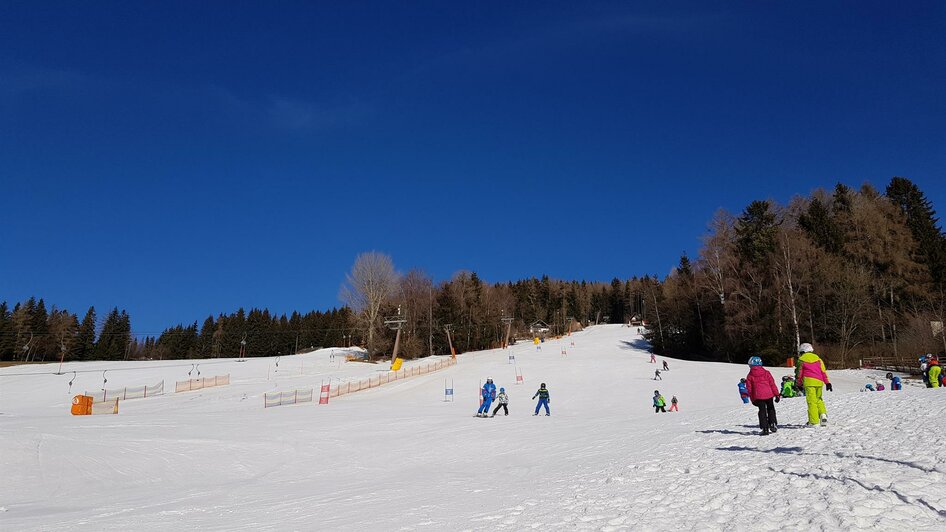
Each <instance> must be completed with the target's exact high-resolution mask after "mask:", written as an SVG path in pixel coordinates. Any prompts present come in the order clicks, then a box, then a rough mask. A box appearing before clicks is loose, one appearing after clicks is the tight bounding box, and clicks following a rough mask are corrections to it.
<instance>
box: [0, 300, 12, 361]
mask: <svg viewBox="0 0 946 532" xmlns="http://www.w3.org/2000/svg"><path fill="white" fill-rule="evenodd" d="M15 349H16V332H15V331H14V328H13V317H12V316H11V315H10V310H9V307H8V306H7V302H6V301H3V302H0V360H13V354H14V352H15Z"/></svg>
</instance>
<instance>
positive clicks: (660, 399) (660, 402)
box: [654, 390, 667, 414]
mask: <svg viewBox="0 0 946 532" xmlns="http://www.w3.org/2000/svg"><path fill="white" fill-rule="evenodd" d="M666 406H667V400H666V399H664V396H662V395H660V390H654V413H655V414H659V413H661V412H663V413H664V414H666V413H667V410H666V409H665V408H664V407H666Z"/></svg>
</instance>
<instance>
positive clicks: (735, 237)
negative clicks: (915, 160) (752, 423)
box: [647, 177, 946, 367]
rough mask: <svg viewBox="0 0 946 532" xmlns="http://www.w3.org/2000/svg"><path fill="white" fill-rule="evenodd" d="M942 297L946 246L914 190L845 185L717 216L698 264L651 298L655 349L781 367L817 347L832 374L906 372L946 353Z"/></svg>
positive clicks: (897, 185) (907, 184)
mask: <svg viewBox="0 0 946 532" xmlns="http://www.w3.org/2000/svg"><path fill="white" fill-rule="evenodd" d="M944 287H946V236H944V234H943V232H942V229H941V228H940V227H939V220H938V219H937V218H936V213H935V211H934V209H933V206H932V205H931V203H930V202H929V200H928V199H927V198H926V197H925V195H924V194H923V192H922V191H921V190H920V189H919V188H918V187H917V186H916V185H915V184H914V183H912V182H911V181H909V180H908V179H905V178H902V177H895V178H893V179H892V180H891V181H890V183H889V185H888V186H887V188H886V190H885V192H884V193H880V192H879V191H877V190H876V189H875V188H874V187H872V186H870V185H868V184H865V185H863V186H861V187H860V189H859V190H853V189H851V188H849V187H847V186H845V185H843V184H838V185H837V186H836V187H835V188H834V190H833V191H830V192H829V191H825V190H816V191H815V192H814V193H812V194H811V195H809V196H807V197H796V198H794V199H792V200H791V201H790V202H789V203H788V205H778V204H776V203H774V202H772V201H761V200H760V201H753V202H752V203H750V204H749V205H748V206H747V207H746V208H745V210H743V212H742V213H741V214H740V215H738V216H733V215H731V214H729V213H727V212H719V213H717V214H716V216H715V217H714V218H713V219H712V221H711V223H710V230H709V232H708V234H707V235H706V236H705V238H704V240H703V245H702V247H701V249H700V251H699V256H698V257H697V258H696V259H695V260H690V258H689V257H687V256H683V257H681V258H680V262H679V265H678V266H677V268H676V269H675V270H674V271H673V272H672V273H671V274H670V275H669V276H668V277H667V278H666V279H664V280H662V282H660V283H659V285H657V286H655V287H654V288H655V294H654V295H655V304H654V306H653V308H651V309H649V311H648V313H647V318H648V319H649V320H650V322H651V327H650V328H648V332H647V339H648V340H650V342H651V343H652V345H653V347H654V349H655V350H656V351H657V352H658V353H665V354H673V355H679V356H685V357H690V358H705V359H712V360H725V361H743V360H746V359H747V358H748V357H749V356H752V355H759V356H761V357H762V358H763V360H764V361H765V362H766V363H767V364H776V363H784V362H785V359H786V358H787V357H790V356H793V354H794V353H795V352H796V349H797V347H798V345H799V343H800V342H810V343H813V344H814V345H815V346H816V347H817V348H818V352H819V354H822V356H823V357H824V358H826V360H828V361H829V362H830V363H831V364H832V365H834V366H836V367H852V366H856V365H857V364H858V363H859V361H861V360H862V359H864V358H868V357H892V358H895V359H897V360H898V361H900V362H901V363H904V364H909V363H910V361H911V360H912V361H913V362H915V361H916V355H917V354H921V353H927V352H933V353H935V352H939V351H943V350H944V348H946V338H944V337H943V331H942V324H943V322H944V316H946V296H944Z"/></svg>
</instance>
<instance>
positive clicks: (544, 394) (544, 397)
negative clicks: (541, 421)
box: [532, 382, 551, 416]
mask: <svg viewBox="0 0 946 532" xmlns="http://www.w3.org/2000/svg"><path fill="white" fill-rule="evenodd" d="M536 397H538V398H539V402H538V403H536V405H535V414H532V415H533V416H537V415H539V409H540V408H542V407H543V406H544V407H545V415H547V416H549V415H551V414H550V413H549V391H548V389H547V388H546V387H545V383H544V382H543V383H542V385H541V386H539V390H538V391H537V392H535V395H533V396H532V398H533V399H535V398H536Z"/></svg>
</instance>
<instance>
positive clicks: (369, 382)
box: [329, 357, 457, 397]
mask: <svg viewBox="0 0 946 532" xmlns="http://www.w3.org/2000/svg"><path fill="white" fill-rule="evenodd" d="M456 363H457V359H455V358H452V357H451V358H448V359H445V360H438V361H437V362H433V363H427V364H424V365H417V366H411V367H409V368H404V369H401V370H398V371H389V372H387V373H382V374H380V375H376V376H374V377H369V378H367V379H361V380H357V381H347V382H343V383H339V384H336V385H333V388H332V390H331V391H330V392H329V395H330V396H331V397H338V396H340V395H346V394H349V393H355V392H360V391H361V390H367V389H370V388H377V387H378V386H383V385H385V384H387V383H389V382H395V381H399V380H402V379H406V378H409V377H415V376H417V375H426V374H428V373H432V372H434V371H437V370H441V369H444V368H447V367H450V366H453V365H456Z"/></svg>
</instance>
